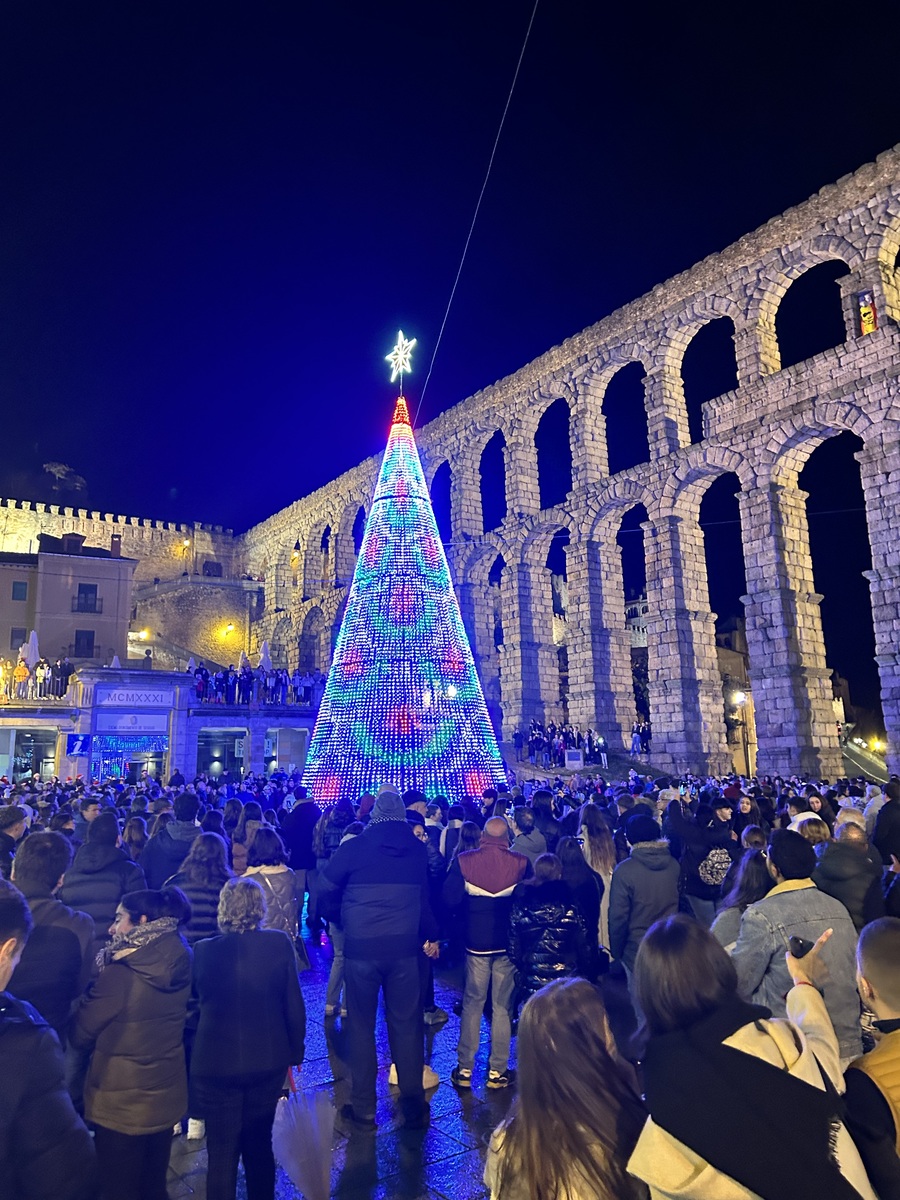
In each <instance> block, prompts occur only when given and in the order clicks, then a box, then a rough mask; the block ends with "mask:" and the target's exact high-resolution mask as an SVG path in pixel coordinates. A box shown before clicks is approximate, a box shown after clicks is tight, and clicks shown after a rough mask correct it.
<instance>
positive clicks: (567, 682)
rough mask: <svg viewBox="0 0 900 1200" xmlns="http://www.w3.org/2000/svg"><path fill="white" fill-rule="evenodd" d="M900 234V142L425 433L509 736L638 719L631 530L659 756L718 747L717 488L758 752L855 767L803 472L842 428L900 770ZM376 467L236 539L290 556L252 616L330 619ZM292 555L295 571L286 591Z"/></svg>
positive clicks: (705, 761) (682, 760) (718, 761)
mask: <svg viewBox="0 0 900 1200" xmlns="http://www.w3.org/2000/svg"><path fill="white" fill-rule="evenodd" d="M898 253H900V150H898V149H895V150H892V151H889V152H887V153H886V154H884V155H882V156H880V157H879V159H878V160H877V161H876V162H875V163H872V164H869V165H868V166H866V167H863V168H861V169H860V170H859V171H857V172H856V173H855V174H853V175H850V176H847V177H845V179H843V180H841V181H839V182H838V183H837V184H833V185H829V186H828V187H826V188H823V189H822V191H821V192H819V193H818V194H817V195H816V196H814V197H812V199H811V200H809V201H807V202H806V203H805V204H802V205H799V206H797V207H796V208H794V209H791V210H789V212H787V213H785V214H783V215H782V216H781V217H778V218H775V219H773V220H772V221H770V222H768V224H766V225H764V226H762V227H761V228H760V229H758V230H756V231H755V232H754V233H751V234H748V235H747V236H746V237H744V238H742V239H741V240H740V241H739V242H737V243H735V244H734V245H733V246H731V247H729V248H727V249H726V250H724V251H723V252H722V253H720V254H717V255H712V256H710V257H709V258H707V259H705V260H704V261H703V262H701V263H699V264H697V265H696V266H695V267H693V268H691V269H690V270H688V271H686V272H684V273H683V274H681V275H679V276H676V277H675V278H673V279H671V280H669V281H668V282H667V283H665V284H661V285H659V286H658V287H656V288H654V289H653V291H651V292H650V293H648V294H647V295H645V296H643V297H640V298H639V299H637V300H635V301H634V302H632V303H630V304H628V305H626V306H625V307H624V308H622V309H620V310H618V311H617V312H615V313H612V314H611V315H610V316H608V317H606V318H604V319H603V320H601V321H600V322H599V323H598V324H596V325H594V326H592V327H590V328H589V329H586V330H584V331H583V332H582V333H579V334H577V335H575V336H574V337H572V338H569V339H568V340H567V341H566V342H564V343H563V344H562V345H560V346H557V347H555V348H554V349H552V350H550V351H548V352H547V353H546V354H544V355H542V356H541V357H540V358H538V359H536V360H535V361H534V362H532V363H530V364H528V365H527V366H525V367H523V368H522V369H521V370H519V371H517V372H516V373H515V374H514V375H512V376H510V377H508V378H506V379H503V380H500V381H499V382H498V383H496V384H494V385H493V386H492V387H489V388H486V389H485V390H484V391H481V392H479V393H477V394H476V395H474V396H472V397H470V398H469V399H467V400H463V401H462V402H460V403H459V404H457V405H455V406H454V407H452V408H450V409H449V410H447V411H446V412H445V413H443V414H442V415H441V416H440V417H438V418H436V419H435V420H434V421H432V422H430V423H429V424H428V425H426V426H424V427H423V428H422V429H421V430H418V431H417V441H418V445H419V448H420V452H421V454H422V458H423V466H424V469H425V473H426V479H427V480H428V482H429V485H430V486H431V487H432V489H433V496H434V499H435V508H436V512H437V514H438V519H439V527H440V528H441V533H442V537H443V539H444V542H445V546H446V550H447V556H448V560H449V562H450V566H451V571H452V574H453V577H454V581H455V584H456V587H457V590H458V592H459V595H460V603H461V607H462V611H463V615H464V619H465V621H466V624H467V627H468V629H469V633H470V637H471V638H472V641H473V646H474V648H475V651H476V658H477V660H478V662H479V666H480V670H481V673H482V680H483V683H484V685H485V693H486V695H487V697H488V701H489V707H490V708H491V711H492V713H493V714H494V715H495V719H496V720H497V721H498V724H500V725H501V726H502V731H503V733H504V735H505V736H506V737H510V736H511V735H512V733H513V731H514V730H515V729H517V728H522V727H523V725H524V724H526V723H527V722H528V721H530V720H531V719H532V718H536V719H539V720H546V719H548V718H550V717H554V718H559V717H561V716H562V715H565V716H566V717H567V718H568V719H571V720H572V721H574V722H577V723H579V724H589V725H592V726H594V727H595V728H598V729H600V730H601V731H602V732H604V733H605V734H606V736H607V737H608V738H609V739H610V740H611V741H612V742H615V741H616V740H619V741H623V740H624V739H625V738H626V737H627V734H628V731H629V729H630V726H631V723H632V721H633V720H634V718H635V695H634V690H633V682H632V670H631V660H630V653H631V651H630V640H629V633H628V631H627V629H626V606H627V603H628V600H629V598H628V597H627V596H626V595H625V590H624V586H623V568H622V563H623V553H624V551H623V549H622V547H623V543H627V545H628V546H630V547H632V548H633V547H635V546H637V545H639V544H640V542H642V544H643V550H644V553H643V558H644V572H645V576H646V640H647V677H648V694H649V707H650V711H651V715H652V720H653V729H654V760H655V761H659V762H660V763H664V764H668V765H670V766H671V767H672V768H673V769H683V768H693V769H697V770H716V771H718V770H722V769H725V768H726V767H727V766H728V765H729V764H730V755H729V751H728V747H727V738H726V729H725V720H724V715H723V703H722V685H721V678H720V675H719V671H718V667H717V664H716V639H715V624H714V622H715V614H714V613H713V612H712V610H711V605H710V599H709V577H708V569H707V567H708V564H707V561H706V555H705V548H704V532H703V529H702V528H701V519H700V509H701V505H702V504H703V503H704V497H705V496H707V494H708V493H709V489H710V488H711V487H713V486H714V485H715V486H719V487H725V488H728V489H730V491H731V492H733V494H734V496H735V497H736V505H737V510H738V512H739V527H740V543H741V549H742V555H743V567H744V578H745V581H746V593H745V595H744V596H743V597H742V600H743V607H744V616H745V620H746V638H747V646H748V654H749V666H750V677H751V683H752V688H753V695H754V700H755V712H756V723H757V739H758V766H759V769H760V770H765V771H773V772H774V771H789V770H794V769H797V768H802V769H805V770H809V771H816V772H819V773H821V774H825V775H829V776H832V777H833V776H835V775H837V774H839V773H841V771H842V767H841V756H840V749H839V744H838V737H837V732H836V727H835V722H834V715H833V713H834V710H833V706H832V691H831V680H830V672H829V670H828V668H827V666H826V660H825V645H824V638H823V634H822V621H821V612H820V601H821V597H820V596H819V595H818V594H817V592H816V589H815V584H814V580H813V570H812V558H811V554H810V548H809V531H808V526H807V512H806V506H805V500H806V497H805V494H804V492H803V490H802V487H801V482H800V475H801V472H802V471H803V470H804V467H805V465H806V464H807V462H808V461H809V460H810V458H811V457H812V456H814V455H815V454H816V453H817V448H818V447H820V446H821V445H823V444H824V443H825V442H827V441H829V440H830V439H833V438H838V437H845V438H851V439H854V440H853V447H855V452H856V461H857V463H858V465H859V471H860V478H861V483H862V489H863V493H864V496H865V507H866V519H867V528H868V535H869V543H870V549H871V570H870V571H868V572H867V573H866V574H867V579H868V585H869V593H870V598H871V618H872V624H873V626H874V634H875V657H876V661H877V664H878V671H879V675H880V680H881V694H882V706H883V710H884V717H885V724H886V729H887V733H888V741H889V766H890V768H891V769H892V770H896V769H900V666H898V658H897V653H896V650H895V646H894V641H895V631H896V629H897V628H898V627H900V577H898V572H900V542H898V538H897V534H896V532H895V531H896V530H897V529H900V523H898V521H897V519H896V517H897V515H898V514H897V513H896V512H895V510H896V509H897V508H898V507H900V328H898V321H900V277H898ZM873 314H874V317H873ZM376 471H377V459H371V460H368V461H367V462H366V463H363V464H361V465H360V466H359V467H357V468H354V470H353V471H351V472H348V473H347V474H345V475H343V476H341V477H340V478H339V479H337V480H335V481H334V482H333V483H332V484H331V485H328V486H327V487H325V488H321V489H319V490H318V491H317V492H316V493H313V495H312V496H310V497H307V498H306V499H304V500H300V501H298V502H297V503H296V504H295V505H292V506H291V508H290V509H287V510H285V511H284V513H280V514H276V515H275V516H274V517H273V518H270V520H269V521H267V522H264V523H263V525H262V526H257V527H256V528H255V529H252V530H250V531H249V532H248V533H247V534H246V535H243V538H242V542H243V547H242V549H243V553H244V554H245V555H252V554H256V555H257V556H260V555H264V556H265V557H266V558H267V562H268V563H270V564H272V563H274V564H276V566H275V567H274V569H273V568H271V567H270V568H269V569H270V571H274V578H273V581H272V584H271V597H270V594H269V584H268V583H267V605H266V610H265V612H264V614H263V616H262V618H261V621H260V622H259V624H260V633H263V632H264V631H265V628H266V622H267V621H271V620H272V619H273V616H274V614H272V613H270V611H269V607H270V606H271V608H275V607H278V608H282V609H284V610H285V611H286V612H287V613H288V614H289V616H290V620H291V621H292V623H293V626H294V630H295V636H296V639H297V640H298V641H299V638H300V636H301V633H302V628H303V623H304V621H305V620H306V619H307V614H308V613H309V612H310V611H312V610H313V609H318V610H319V611H320V612H321V613H322V621H323V623H324V625H325V626H329V622H331V623H332V625H333V623H334V622H335V621H338V620H339V611H340V606H341V600H342V596H343V594H344V593H345V590H346V586H347V583H348V582H349V577H350V575H352V563H353V562H354V561H355V549H354V547H355V539H354V536H353V530H354V522H355V521H356V520H357V517H358V514H359V512H360V511H362V512H363V513H364V512H365V511H366V510H367V505H368V504H369V502H370V497H371V490H372V486H373V485H374V478H375V472H376ZM723 479H724V482H723ZM716 481H719V482H718V483H717V482H716ZM351 514H352V515H351ZM623 530H627V532H628V535H629V539H625V538H624V537H623ZM326 534H327V536H326ZM356 548H357V549H358V547H356ZM292 554H293V555H296V556H297V558H299V560H300V561H301V562H302V564H303V570H302V572H301V573H300V575H299V582H298V583H297V585H296V586H292V587H290V588H289V589H288V586H287V584H286V583H285V582H284V581H285V580H287V581H289V582H290V581H292V579H293V574H292V571H291V566H290V564H291V555H292ZM279 564H280V569H279ZM279 597H280V598H281V601H282V602H281V603H279ZM285 598H287V603H285V602H284V600H285ZM316 621H318V618H316ZM325 642H327V639H324V638H323V644H324V643H325ZM324 656H325V657H326V658H327V648H326V651H325V652H324ZM323 666H327V662H325V663H324V664H323Z"/></svg>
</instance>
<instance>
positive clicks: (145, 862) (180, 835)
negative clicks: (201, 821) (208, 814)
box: [141, 792, 201, 888]
mask: <svg viewBox="0 0 900 1200" xmlns="http://www.w3.org/2000/svg"><path fill="white" fill-rule="evenodd" d="M173 809H174V813H175V819H174V820H173V821H169V822H168V824H167V825H166V827H165V829H161V830H160V832H159V833H157V834H156V836H155V837H151V838H150V840H149V842H148V843H147V845H146V846H145V847H144V849H143V851H142V852H141V866H142V867H143V868H144V874H145V875H146V876H147V885H148V887H151V888H161V887H162V886H163V885H164V883H165V882H166V880H167V879H169V878H171V876H172V875H174V874H176V872H177V871H178V870H180V868H181V864H182V863H183V862H184V860H185V859H186V858H187V856H188V851H189V850H190V848H191V843H192V842H193V840H194V838H197V837H199V836H200V832H201V830H200V826H199V825H198V824H197V813H198V812H199V811H200V801H199V800H198V799H197V797H196V796H195V795H193V793H191V792H182V793H181V795H180V796H176V797H175V803H174V805H173Z"/></svg>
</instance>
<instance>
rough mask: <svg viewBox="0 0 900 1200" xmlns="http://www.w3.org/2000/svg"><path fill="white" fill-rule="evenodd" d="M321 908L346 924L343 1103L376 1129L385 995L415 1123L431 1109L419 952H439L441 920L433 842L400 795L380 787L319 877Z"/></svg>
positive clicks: (405, 1102)
mask: <svg viewBox="0 0 900 1200" xmlns="http://www.w3.org/2000/svg"><path fill="white" fill-rule="evenodd" d="M319 904H320V911H321V912H322V914H323V915H324V916H326V917H327V918H328V919H329V920H337V921H339V923H340V925H341V927H342V929H343V931H344V994H345V996H346V1004H347V1013H348V1026H347V1036H348V1051H349V1054H348V1058H349V1065H350V1075H351V1088H350V1103H349V1104H347V1105H345V1106H344V1108H343V1109H342V1110H341V1116H342V1117H343V1118H344V1120H346V1121H348V1122H349V1123H351V1124H353V1125H355V1126H356V1127H357V1128H362V1129H367V1130H368V1129H374V1127H375V1083H376V1076H377V1070H378V1060H377V1055H376V1049H375V1020H376V1016H377V1011H378V997H379V993H381V994H383V997H384V1013H385V1019H386V1022H387V1028H388V1038H389V1040H390V1046H391V1057H392V1058H393V1060H394V1063H395V1064H396V1068H397V1079H398V1083H399V1085H400V1104H401V1108H402V1110H403V1114H404V1117H405V1119H406V1124H407V1126H409V1127H410V1128H422V1127H423V1126H424V1124H425V1121H426V1119H427V1114H428V1107H427V1104H426V1102H425V1093H424V1089H423V1086H422V1078H423V1070H424V1065H425V1024H424V1020H423V1016H422V997H421V983H420V975H419V956H420V954H421V952H422V951H423V950H424V951H425V953H426V954H427V955H428V956H429V957H437V953H438V941H437V939H438V936H439V934H438V926H437V922H436V920H435V918H434V914H433V912H432V909H431V905H430V903H429V897H428V860H427V852H426V849H425V845H424V844H423V843H422V842H420V841H419V839H418V838H417V837H416V835H415V834H414V833H413V831H412V829H411V828H410V826H409V824H408V822H407V820H406V808H405V807H404V804H403V801H402V799H401V798H400V795H399V793H398V792H397V791H396V790H395V789H393V788H391V787H388V786H383V787H382V788H380V789H379V794H378V797H377V799H376V801H375V804H374V805H373V807H372V813H371V817H370V818H369V823H368V825H367V826H366V828H365V830H364V832H363V833H361V834H360V835H359V837H355V838H353V839H352V840H350V841H345V842H342V843H341V845H340V846H339V847H338V848H337V850H336V851H335V852H334V854H333V855H332V857H331V859H330V860H329V861H328V864H327V866H325V868H324V869H323V871H322V872H321V874H320V876H319Z"/></svg>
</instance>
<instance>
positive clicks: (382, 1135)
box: [169, 938, 628, 1200]
mask: <svg viewBox="0 0 900 1200" xmlns="http://www.w3.org/2000/svg"><path fill="white" fill-rule="evenodd" d="M307 948H308V950H309V956H310V960H311V962H312V970H310V971H307V972H305V973H304V975H303V976H302V977H301V982H302V987H303V995H304V999H305V1001H306V1012H307V1036H306V1061H305V1062H304V1064H303V1068H302V1071H301V1072H300V1082H301V1084H302V1086H303V1088H305V1089H324V1090H326V1091H327V1092H328V1094H329V1095H330V1096H331V1097H332V1099H333V1100H334V1103H335V1107H336V1110H337V1111H339V1110H340V1107H341V1105H342V1104H344V1103H346V1102H347V1101H348V1100H349V1072H348V1068H347V1063H346V1040H345V1032H344V1029H343V1025H344V1023H345V1021H346V1018H338V1019H329V1020H327V1021H326V1020H325V1019H324V1018H323V1013H324V1008H325V986H326V982H327V979H328V971H329V968H330V965H331V947H330V944H329V942H328V939H327V938H323V940H322V945H321V946H316V945H314V944H313V943H312V942H311V941H309V940H307ZM462 975H463V971H462V967H461V966H458V967H456V968H453V967H447V966H444V965H439V966H438V969H437V972H436V976H437V977H436V981H435V992H436V999H437V1003H438V1004H439V1005H440V1006H441V1007H442V1008H444V1009H446V1010H447V1012H449V1013H450V1019H449V1020H448V1021H447V1023H446V1024H444V1025H441V1026H438V1027H436V1028H428V1027H426V1044H425V1061H426V1062H428V1063H430V1064H431V1066H432V1067H433V1069H434V1070H435V1071H436V1072H437V1074H438V1075H439V1077H440V1083H439V1085H438V1086H437V1087H436V1088H433V1089H431V1091H430V1092H428V1093H427V1096H428V1098H429V1099H430V1101H431V1120H430V1123H429V1126H428V1128H427V1129H425V1130H409V1129H405V1128H404V1127H403V1125H402V1118H401V1116H400V1114H399V1106H398V1104H397V1102H396V1100H397V1096H398V1095H399V1093H398V1092H397V1090H396V1089H395V1088H391V1087H389V1085H388V1082H387V1074H388V1067H389V1065H390V1051H389V1049H388V1044H387V1033H386V1030H385V1028H384V1023H383V1021H379V1025H378V1028H377V1040H378V1062H379V1067H380V1070H379V1079H378V1109H377V1113H376V1117H377V1121H378V1128H377V1131H376V1132H375V1133H363V1132H359V1131H356V1130H351V1129H350V1128H349V1127H347V1126H345V1125H344V1123H343V1122H342V1121H341V1118H340V1117H338V1118H337V1120H336V1122H335V1135H334V1142H333V1146H334V1151H333V1164H332V1170H331V1195H332V1197H335V1198H337V1200H388V1198H389V1197H398V1198H399V1200H442V1198H443V1200H482V1198H484V1197H486V1196H487V1195H488V1192H487V1189H486V1188H485V1186H484V1184H483V1182H482V1174H483V1170H484V1155H485V1147H486V1145H487V1141H488V1138H489V1137H490V1134H491V1131H492V1130H493V1129H494V1127H495V1126H496V1125H497V1124H498V1123H499V1122H500V1121H501V1120H502V1119H503V1117H504V1116H505V1114H506V1112H507V1110H508V1108H509V1105H510V1103H511V1101H512V1098H513V1094H514V1089H512V1088H510V1089H509V1090H508V1091H487V1089H486V1088H485V1086H484V1084H485V1079H486V1076H487V1055H486V1042H487V1035H488V1026H487V1022H486V1021H485V1022H483V1023H482V1050H481V1051H480V1052H479V1056H478V1059H477V1060H476V1067H475V1075H474V1086H473V1088H472V1090H471V1091H470V1092H466V1091H461V1090H457V1089H456V1088H455V1087H454V1086H453V1084H452V1083H451V1082H450V1072H451V1070H452V1069H453V1067H454V1066H455V1065H456V1043H457V1039H458V1036H459V1018H458V1017H457V1016H455V1015H454V1014H453V1005H454V1004H455V1003H456V1002H457V1001H458V1000H459V999H460V997H461V994H462ZM604 990H605V991H606V992H607V994H608V1006H609V1010H610V1018H611V1020H612V1022H613V1028H614V1030H616V1031H617V1032H618V1029H620V1028H621V1029H624V1028H626V1027H627V1022H628V1010H627V1001H626V1000H625V995H624V989H623V988H622V987H621V986H620V985H619V984H618V983H617V982H616V981H608V983H607V987H606V988H605V989H604ZM512 1066H513V1067H514V1066H515V1040H513V1056H512ZM276 1193H277V1196H278V1200H293V1198H294V1197H299V1196H300V1195H301V1194H302V1193H300V1192H299V1191H298V1190H297V1188H295V1187H294V1185H293V1184H292V1183H291V1181H290V1179H289V1178H288V1177H287V1175H286V1174H285V1173H284V1172H283V1171H282V1170H281V1169H280V1168H279V1171H278V1184H277V1189H276ZM169 1195H170V1197H171V1200H183V1198H189V1197H197V1198H199V1200H205V1196H206V1150H205V1143H203V1142H193V1141H191V1142H189V1141H187V1140H186V1138H184V1137H180V1138H177V1139H175V1141H173V1144H172V1158H171V1163H170V1173H169ZM238 1196H239V1197H241V1200H244V1198H245V1197H246V1192H245V1190H244V1186H243V1178H242V1177H241V1179H240V1181H239V1184H238Z"/></svg>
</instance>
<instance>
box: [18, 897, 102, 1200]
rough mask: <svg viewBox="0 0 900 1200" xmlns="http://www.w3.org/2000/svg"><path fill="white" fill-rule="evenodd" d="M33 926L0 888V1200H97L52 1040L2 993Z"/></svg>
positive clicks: (33, 1014)
mask: <svg viewBox="0 0 900 1200" xmlns="http://www.w3.org/2000/svg"><path fill="white" fill-rule="evenodd" d="M31 926H32V923H31V914H30V913H29V911H28V905H27V904H26V902H25V898H24V896H23V895H22V894H21V892H19V891H18V889H17V888H15V887H13V885H12V884H11V883H6V882H0V1062H2V1063H3V1086H2V1087H0V1194H2V1195H3V1196H8V1197H10V1200H12V1197H20V1196H29V1197H32V1196H33V1197H48V1198H49V1197H52V1198H53V1200H96V1197H97V1195H98V1185H97V1164H96V1160H95V1157H94V1146H93V1142H92V1141H91V1136H90V1134H89V1133H88V1131H87V1129H85V1127H84V1124H83V1123H82V1121H81V1120H80V1119H79V1117H78V1116H77V1114H76V1112H75V1109H74V1108H73V1107H72V1101H71V1098H70V1097H69V1093H68V1091H67V1090H66V1085H65V1072H64V1066H63V1056H62V1051H61V1050H60V1048H59V1042H58V1041H57V1039H56V1035H55V1034H54V1032H53V1030H52V1029H51V1028H50V1026H49V1025H48V1024H47V1022H46V1021H44V1020H43V1018H42V1017H41V1016H40V1014H39V1013H38V1012H37V1010H36V1009H34V1008H32V1006H31V1005H30V1004H28V1003H27V1002H26V1001H24V1000H19V999H17V998H16V997H15V996H14V995H12V994H11V993H10V992H8V991H7V990H6V988H7V987H8V985H9V982H10V979H11V978H12V974H13V972H14V971H15V969H16V965H17V963H18V961H19V957H20V955H21V953H22V950H23V948H24V946H25V944H26V941H27V938H28V935H29V933H30V931H31Z"/></svg>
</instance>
